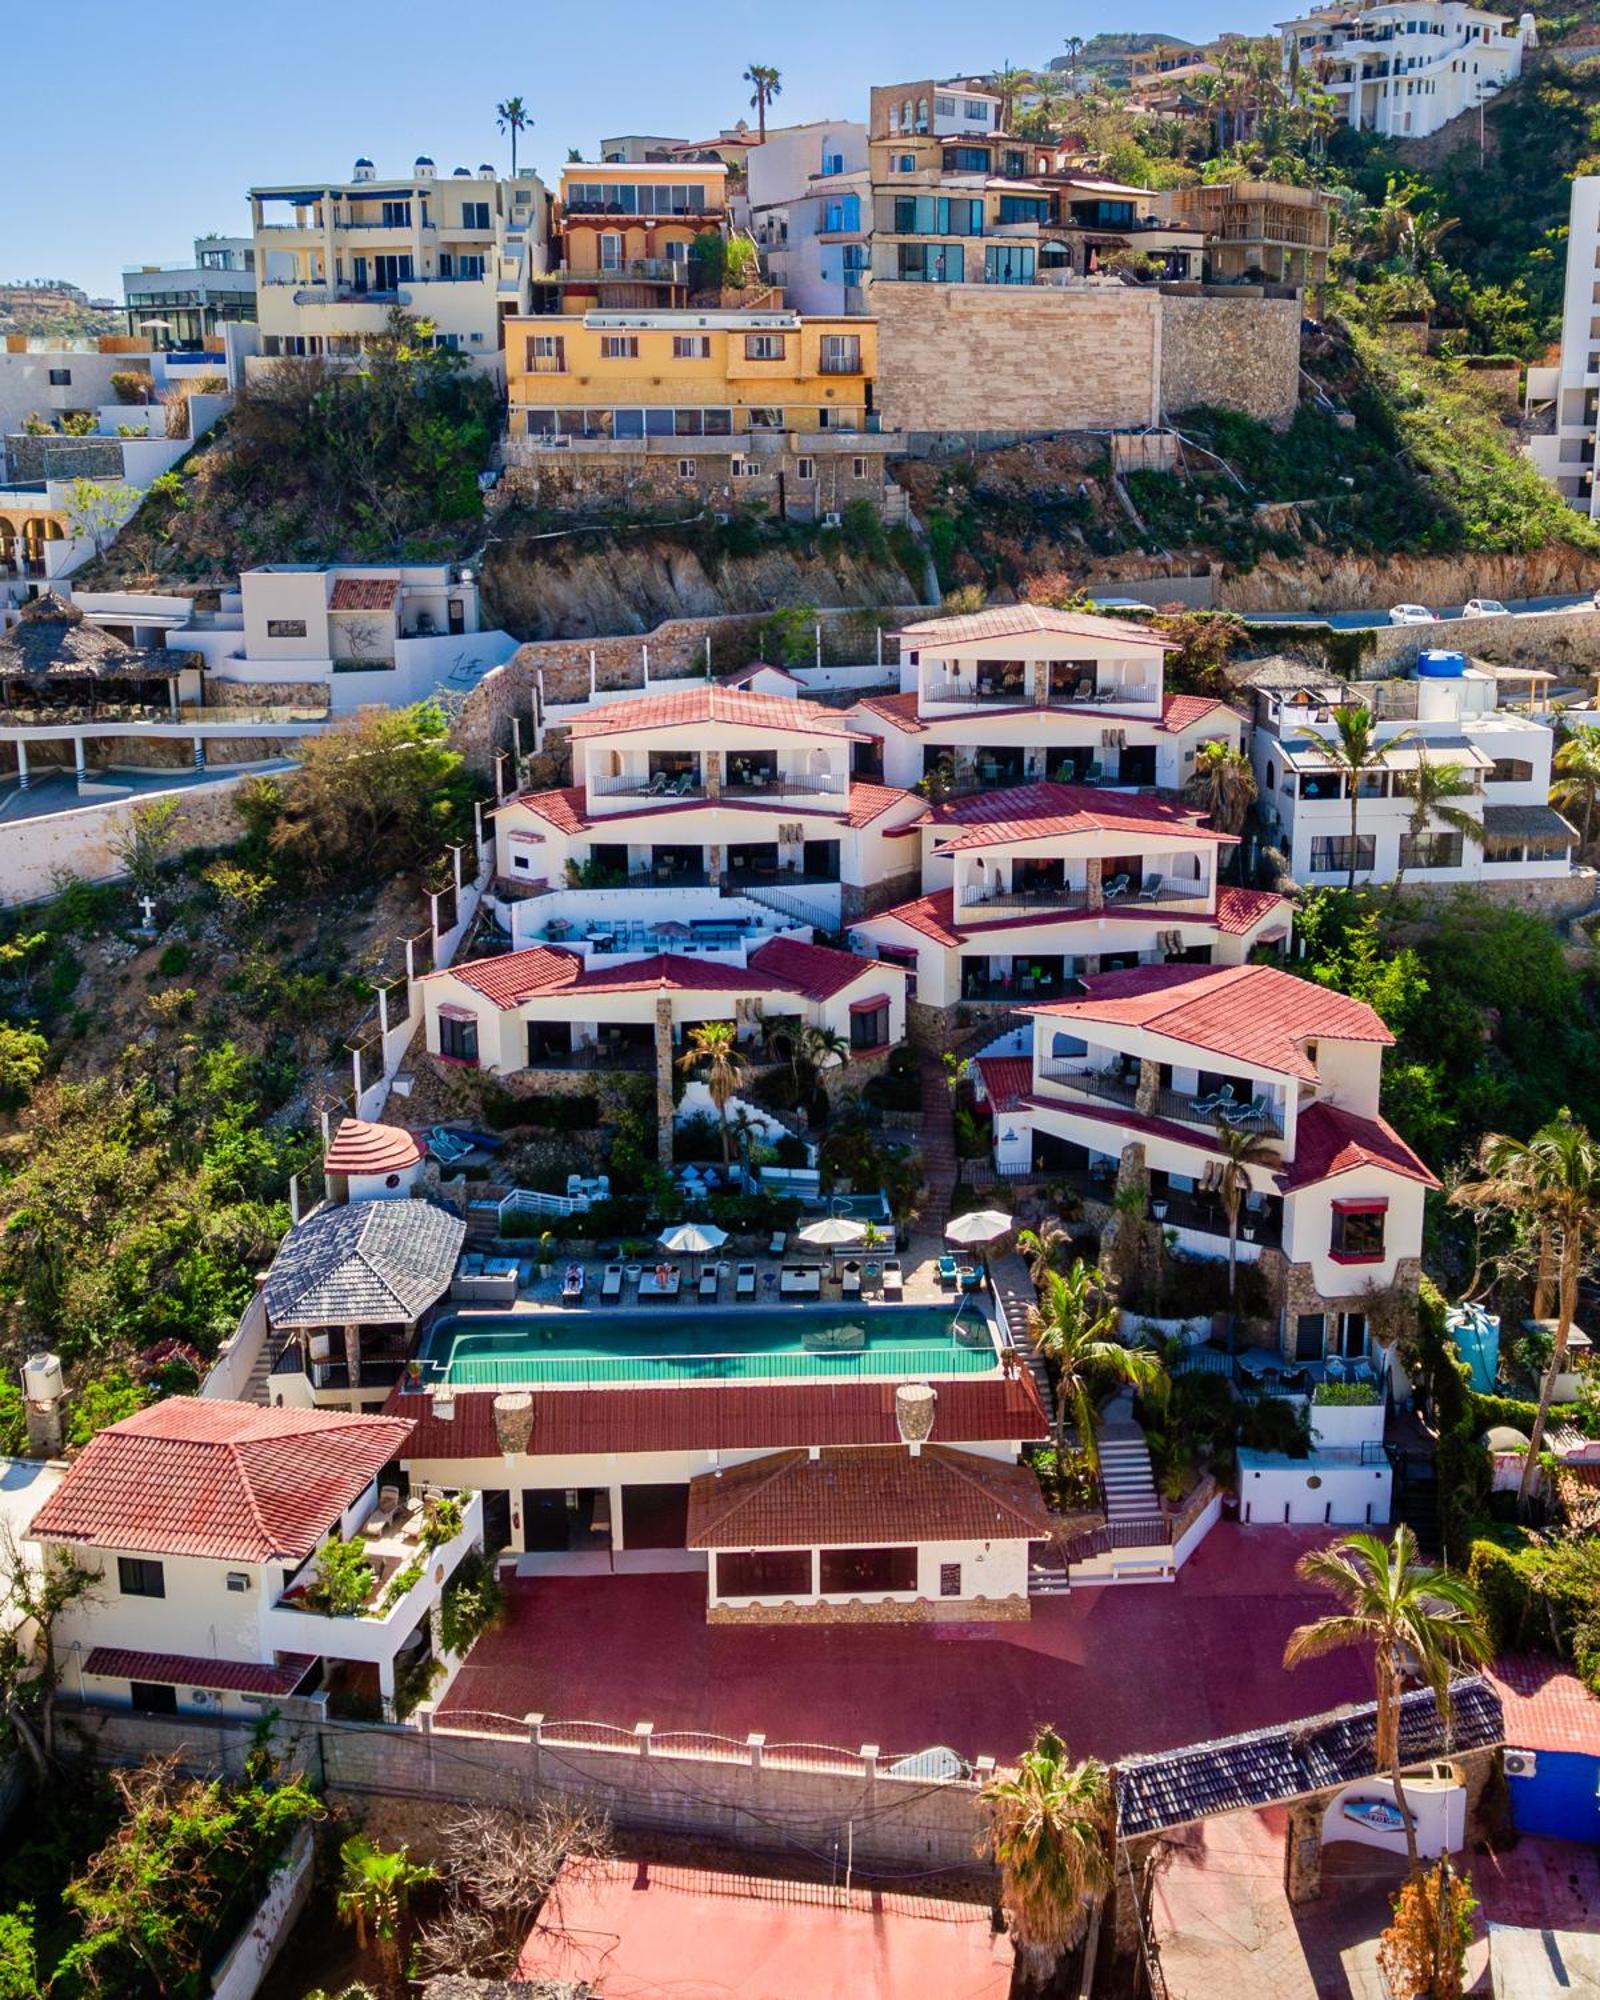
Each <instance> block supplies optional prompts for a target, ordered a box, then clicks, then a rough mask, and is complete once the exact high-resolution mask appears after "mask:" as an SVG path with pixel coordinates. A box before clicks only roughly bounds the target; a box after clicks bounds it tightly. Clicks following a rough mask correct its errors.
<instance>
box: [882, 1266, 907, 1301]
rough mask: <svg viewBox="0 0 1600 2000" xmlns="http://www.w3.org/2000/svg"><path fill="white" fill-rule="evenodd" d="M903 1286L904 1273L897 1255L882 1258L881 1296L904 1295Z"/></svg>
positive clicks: (889, 1297) (900, 1296)
mask: <svg viewBox="0 0 1600 2000" xmlns="http://www.w3.org/2000/svg"><path fill="white" fill-rule="evenodd" d="M904 1288H905V1275H904V1273H903V1272H902V1271H901V1269H900V1259H899V1258H898V1257H885V1258H884V1260H883V1296H884V1297H885V1298H886V1299H898V1298H903V1297H904V1296H905V1289H904Z"/></svg>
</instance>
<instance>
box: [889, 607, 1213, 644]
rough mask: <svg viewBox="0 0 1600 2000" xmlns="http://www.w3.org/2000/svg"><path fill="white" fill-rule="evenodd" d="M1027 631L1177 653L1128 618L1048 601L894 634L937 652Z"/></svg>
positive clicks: (926, 621) (930, 622) (932, 621)
mask: <svg viewBox="0 0 1600 2000" xmlns="http://www.w3.org/2000/svg"><path fill="white" fill-rule="evenodd" d="M1028 632H1050V633H1056V634H1059V635H1060V636H1061V637H1062V638H1065V639H1116V640H1119V641H1122V642H1125V643H1126V644H1128V645H1130V646H1154V647H1159V649H1160V650H1161V651H1162V652H1163V653H1172V652H1176V651H1177V641H1176V640H1175V639H1169V638H1167V637H1166V636H1165V634H1163V633H1160V632H1155V631H1152V630H1151V629H1150V627H1149V626H1148V625H1136V624H1134V623H1133V622H1132V620H1130V619H1127V618H1099V617H1096V616H1095V615H1094V614H1093V613H1092V612H1086V611H1057V610H1055V609H1053V608H1052V607H1051V606H1050V605H1048V604H1003V605H995V606H994V607H993V608H992V609H990V610H987V611H974V612H972V613H970V614H969V615H968V616H966V617H961V618H923V619H919V620H918V622H917V623H916V624H915V625H906V626H904V627H902V629H901V630H900V631H899V632H897V633H896V634H895V637H896V638H897V639H901V640H903V641H905V642H906V643H907V644H909V645H910V646H912V647H913V648H914V649H916V650H917V651H923V650H927V651H930V652H933V651H938V650H939V649H941V648H943V647H945V646H959V645H965V644H966V643H967V642H968V641H970V640H974V639H1011V638H1020V637H1021V636H1022V635H1023V634H1025V633H1028Z"/></svg>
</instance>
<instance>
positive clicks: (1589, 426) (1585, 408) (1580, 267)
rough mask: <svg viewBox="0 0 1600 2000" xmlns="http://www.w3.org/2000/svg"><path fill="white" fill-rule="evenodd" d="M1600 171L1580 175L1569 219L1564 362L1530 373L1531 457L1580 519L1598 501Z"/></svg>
mask: <svg viewBox="0 0 1600 2000" xmlns="http://www.w3.org/2000/svg"><path fill="white" fill-rule="evenodd" d="M1597 273H1600V174H1578V175H1576V176H1575V177H1574V179H1573V182H1572V201H1571V206H1570V208H1569V210H1568V215H1567V273H1566V289H1565V291H1564V293H1563V295H1562V303H1561V359H1560V361H1559V363H1557V364H1556V365H1555V366H1554V367H1540V368H1530V369H1529V370H1528V377H1527V397H1528V412H1529V416H1530V418H1532V419H1533V420H1534V423H1533V434H1532V435H1531V436H1530V437H1529V438H1528V441H1527V445H1526V450H1527V453H1528V456H1529V457H1530V458H1531V459H1532V460H1533V463H1534V464H1535V465H1536V466H1537V467H1538V469H1539V470H1540V472H1542V473H1543V474H1544V476H1545V478H1546V479H1548V480H1550V481H1551V483H1552V484H1553V485H1554V486H1555V488H1556V490H1557V491H1558V492H1559V493H1560V495H1561V497H1562V498H1563V499H1564V500H1565V501H1566V502H1567V504H1568V505H1569V506H1571V507H1575V508H1576V509H1577V510H1578V512H1579V513H1580V514H1588V515H1590V516H1593V515H1595V514H1596V513H1597V512H1600V505H1597V502H1596V490H1597V489H1596V486H1595V477H1594V471H1595V447H1596V439H1597V436H1600V314H1597V313H1596V310H1595V278H1596V274H1597Z"/></svg>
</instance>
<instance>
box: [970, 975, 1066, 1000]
mask: <svg viewBox="0 0 1600 2000" xmlns="http://www.w3.org/2000/svg"><path fill="white" fill-rule="evenodd" d="M1083 992H1084V986H1083V981H1082V980H1081V979H1079V978H1077V977H1076V976H1075V975H1074V974H1071V973H1060V974H1057V975H1055V976H1053V977H1052V976H1046V977H1044V978H1036V977H1034V976H1033V975H1032V974H1029V975H1027V976H1025V977H1020V978H1019V977H1018V976H1017V975H1016V974H1015V973H1013V974H1011V975H1009V976H1001V977H998V978H992V979H991V978H984V977H980V976H977V975H974V974H971V973H969V974H968V975H967V976H966V977H965V978H964V979H963V980H962V982H961V997H962V999H963V1000H966V1001H971V1002H974V1003H984V1004H987V1003H990V1002H993V1003H996V1004H998V1005H1000V1006H1005V1007H1016V1006H1019V1005H1022V1004H1024V1003H1032V1002H1034V1001H1037V1000H1065V999H1072V998H1081V997H1082V994H1083Z"/></svg>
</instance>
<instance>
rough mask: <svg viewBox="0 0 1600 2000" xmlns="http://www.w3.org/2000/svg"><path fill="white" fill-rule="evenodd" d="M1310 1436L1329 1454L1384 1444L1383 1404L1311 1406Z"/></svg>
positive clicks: (1315, 1402) (1319, 1404)
mask: <svg viewBox="0 0 1600 2000" xmlns="http://www.w3.org/2000/svg"><path fill="white" fill-rule="evenodd" d="M1311 1434H1312V1436H1313V1437H1314V1438H1315V1439H1316V1441H1317V1443H1318V1444H1319V1445H1323V1446H1326V1447H1327V1448H1328V1449H1329V1450H1332V1451H1358V1450H1359V1449H1360V1448H1361V1446H1362V1445H1364V1444H1381V1443H1382V1442H1383V1403H1382V1401H1381V1400H1380V1401H1378V1402H1376V1403H1331V1404H1323V1403H1319V1402H1317V1400H1316V1399H1315V1397H1313V1398H1312V1403H1311Z"/></svg>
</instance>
